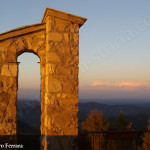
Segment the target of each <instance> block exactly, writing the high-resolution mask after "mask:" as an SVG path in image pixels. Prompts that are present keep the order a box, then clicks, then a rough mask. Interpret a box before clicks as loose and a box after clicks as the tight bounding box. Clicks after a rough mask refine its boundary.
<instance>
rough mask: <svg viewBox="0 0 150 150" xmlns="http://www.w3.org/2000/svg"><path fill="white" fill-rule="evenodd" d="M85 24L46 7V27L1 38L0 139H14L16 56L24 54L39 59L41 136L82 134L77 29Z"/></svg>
mask: <svg viewBox="0 0 150 150" xmlns="http://www.w3.org/2000/svg"><path fill="white" fill-rule="evenodd" d="M85 21H86V19H85V18H82V17H79V16H75V15H72V14H68V13H65V12H61V11H57V10H53V9H50V8H47V9H46V11H45V14H44V17H43V19H42V23H39V24H34V25H29V26H25V27H21V28H17V29H15V30H11V31H8V32H5V33H2V34H0V104H1V106H2V107H1V109H0V135H16V100H17V89H18V62H17V56H18V55H20V54H21V53H24V52H33V53H34V54H36V55H38V56H39V58H40V68H41V111H42V115H41V134H42V135H44V136H54V135H69V136H76V135H78V71H79V68H78V63H79V55H78V45H79V28H80V27H81V26H82V25H83V24H84V22H85ZM12 112H13V113H12ZM45 139H46V138H45ZM43 143H44V144H43V145H44V148H45V149H47V146H46V145H47V144H46V143H47V140H45V141H44V142H43Z"/></svg>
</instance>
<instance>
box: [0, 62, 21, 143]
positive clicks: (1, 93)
mask: <svg viewBox="0 0 150 150" xmlns="http://www.w3.org/2000/svg"><path fill="white" fill-rule="evenodd" d="M1 65H2V66H1V72H0V104H1V108H0V135H9V136H12V135H16V134H17V133H16V132H17V130H16V126H17V125H16V122H17V115H16V112H17V108H16V106H17V87H18V85H17V83H18V64H17V63H16V62H7V63H6V62H5V63H1ZM9 139H10V137H9ZM7 142H9V143H10V142H12V143H13V139H12V141H7Z"/></svg>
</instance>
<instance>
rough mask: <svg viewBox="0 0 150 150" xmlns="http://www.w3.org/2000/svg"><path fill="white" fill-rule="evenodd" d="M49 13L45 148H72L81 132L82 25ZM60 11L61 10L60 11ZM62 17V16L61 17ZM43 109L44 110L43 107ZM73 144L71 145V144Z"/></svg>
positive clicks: (47, 16)
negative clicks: (80, 66) (80, 40)
mask: <svg viewBox="0 0 150 150" xmlns="http://www.w3.org/2000/svg"><path fill="white" fill-rule="evenodd" d="M51 13H52V12H51V10H50V15H46V17H45V23H46V67H45V69H46V76H45V79H46V80H45V103H44V121H43V125H42V134H44V135H45V137H44V138H43V141H42V144H43V146H44V150H47V149H52V150H55V149H56V150H57V149H60V147H63V149H68V148H69V149H72V147H73V145H74V139H75V138H76V136H77V135H78V72H79V67H78V64H79V52H78V46H79V26H80V25H79V24H78V23H75V22H76V20H75V22H72V21H71V20H72V18H63V17H67V15H66V13H62V12H61V13H62V16H61V15H60V14H58V16H57V13H58V12H56V17H55V15H54V14H52V15H51ZM59 13H60V12H59ZM61 17H62V18H61ZM66 19H67V20H66ZM42 111H43V110H42ZM70 143H72V144H70Z"/></svg>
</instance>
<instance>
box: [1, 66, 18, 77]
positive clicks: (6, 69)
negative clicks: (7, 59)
mask: <svg viewBox="0 0 150 150" xmlns="http://www.w3.org/2000/svg"><path fill="white" fill-rule="evenodd" d="M1 75H3V76H8V77H9V76H13V77H17V75H18V67H17V65H16V64H14V65H12V64H11V65H8V64H5V65H3V67H2V71H1Z"/></svg>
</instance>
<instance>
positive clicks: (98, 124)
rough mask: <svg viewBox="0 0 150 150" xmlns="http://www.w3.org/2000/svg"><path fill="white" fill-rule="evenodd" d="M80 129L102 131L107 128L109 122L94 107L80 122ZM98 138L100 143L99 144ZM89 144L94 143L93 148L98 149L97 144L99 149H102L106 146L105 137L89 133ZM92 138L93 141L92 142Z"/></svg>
mask: <svg viewBox="0 0 150 150" xmlns="http://www.w3.org/2000/svg"><path fill="white" fill-rule="evenodd" d="M81 128H82V130H86V131H88V132H95V131H102V130H107V129H108V128H109V123H108V122H107V120H106V119H105V117H104V116H103V113H102V112H98V111H97V110H96V109H95V110H93V111H91V113H90V114H88V116H87V119H86V120H85V121H84V122H83V123H82V126H81ZM99 138H100V139H101V140H100V144H99ZM91 139H92V142H91V146H93V145H94V150H99V146H100V149H101V150H104V149H105V148H106V147H104V143H105V139H104V137H103V135H102V134H100V136H99V134H96V133H95V134H94V135H93V134H92V135H91ZM93 139H94V142H93Z"/></svg>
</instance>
